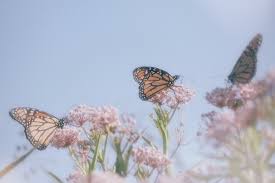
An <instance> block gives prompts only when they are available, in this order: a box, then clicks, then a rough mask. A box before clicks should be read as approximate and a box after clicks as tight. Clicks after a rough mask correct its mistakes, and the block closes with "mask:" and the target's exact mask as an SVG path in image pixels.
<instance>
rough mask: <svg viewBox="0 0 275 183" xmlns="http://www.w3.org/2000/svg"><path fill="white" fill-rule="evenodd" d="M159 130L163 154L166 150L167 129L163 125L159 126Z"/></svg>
mask: <svg viewBox="0 0 275 183" xmlns="http://www.w3.org/2000/svg"><path fill="white" fill-rule="evenodd" d="M160 132H161V137H162V151H163V154H165V155H167V152H168V131H167V129H166V128H165V127H164V126H162V125H161V126H160Z"/></svg>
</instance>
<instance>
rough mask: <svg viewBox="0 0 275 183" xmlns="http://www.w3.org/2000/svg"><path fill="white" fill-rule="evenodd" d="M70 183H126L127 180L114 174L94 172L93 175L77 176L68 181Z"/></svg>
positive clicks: (70, 177) (72, 176)
mask: <svg viewBox="0 0 275 183" xmlns="http://www.w3.org/2000/svg"><path fill="white" fill-rule="evenodd" d="M67 180H68V182H69V183H110V182H114V183H126V181H125V179H124V178H122V177H120V176H119V175H117V174H115V173H112V172H92V174H91V175H86V176H84V175H81V174H75V175H71V176H69V178H68V179H67Z"/></svg>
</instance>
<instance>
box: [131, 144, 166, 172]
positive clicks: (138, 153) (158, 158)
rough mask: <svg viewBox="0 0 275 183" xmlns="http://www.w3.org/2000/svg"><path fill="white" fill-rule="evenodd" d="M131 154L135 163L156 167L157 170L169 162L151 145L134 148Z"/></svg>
mask: <svg viewBox="0 0 275 183" xmlns="http://www.w3.org/2000/svg"><path fill="white" fill-rule="evenodd" d="M132 156H133V159H134V161H135V162H136V163H138V164H144V165H147V166H150V167H152V168H156V169H158V170H159V171H161V170H162V169H163V168H165V167H166V166H167V165H169V164H170V163H171V161H170V160H169V159H168V158H167V157H166V156H165V155H164V154H163V153H161V152H160V151H158V150H157V149H154V148H151V147H143V148H141V147H138V148H134V149H133V150H132Z"/></svg>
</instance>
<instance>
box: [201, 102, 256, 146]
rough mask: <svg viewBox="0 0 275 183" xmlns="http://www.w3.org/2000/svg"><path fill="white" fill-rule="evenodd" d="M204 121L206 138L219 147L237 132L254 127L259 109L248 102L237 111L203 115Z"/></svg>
mask: <svg viewBox="0 0 275 183" xmlns="http://www.w3.org/2000/svg"><path fill="white" fill-rule="evenodd" d="M202 119H203V121H204V122H205V125H206V133H205V134H206V137H207V138H208V139H212V140H214V142H215V143H216V145H219V143H221V142H225V141H226V140H227V137H228V136H229V135H232V134H233V133H234V132H236V131H237V130H239V129H244V128H247V127H248V126H250V125H253V124H254V123H255V121H256V119H257V109H256V106H255V104H254V103H253V102H248V103H246V104H245V105H244V106H242V107H240V108H238V109H237V110H235V111H233V110H226V111H222V112H220V113H217V112H214V111H212V112H210V113H207V114H203V115H202Z"/></svg>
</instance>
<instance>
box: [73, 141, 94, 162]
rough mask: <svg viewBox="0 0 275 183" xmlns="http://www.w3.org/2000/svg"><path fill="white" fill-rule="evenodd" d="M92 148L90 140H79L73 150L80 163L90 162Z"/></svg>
mask: <svg viewBox="0 0 275 183" xmlns="http://www.w3.org/2000/svg"><path fill="white" fill-rule="evenodd" d="M90 148H91V143H90V141H88V140H78V141H77V143H75V144H74V145H73V146H72V150H73V152H74V154H75V155H76V156H77V158H78V159H79V162H80V163H86V162H87V161H88V158H89V152H90Z"/></svg>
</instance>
